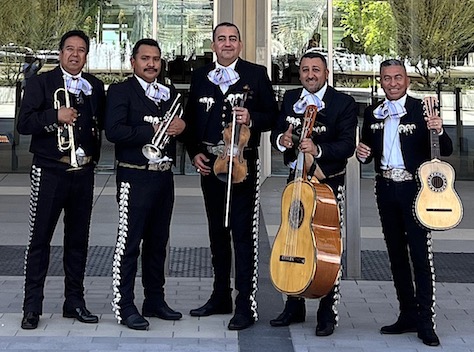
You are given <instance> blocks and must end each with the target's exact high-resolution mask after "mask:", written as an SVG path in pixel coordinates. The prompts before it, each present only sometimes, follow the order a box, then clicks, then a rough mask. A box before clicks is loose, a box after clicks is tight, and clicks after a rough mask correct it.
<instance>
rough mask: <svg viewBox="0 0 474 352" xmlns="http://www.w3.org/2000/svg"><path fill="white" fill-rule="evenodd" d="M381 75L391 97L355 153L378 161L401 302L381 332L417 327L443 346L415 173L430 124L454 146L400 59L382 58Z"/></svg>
mask: <svg viewBox="0 0 474 352" xmlns="http://www.w3.org/2000/svg"><path fill="white" fill-rule="evenodd" d="M380 79H381V86H382V88H383V90H384V92H385V97H386V98H385V100H384V101H382V102H379V103H378V104H375V105H372V106H369V107H368V108H367V109H366V110H365V113H364V124H363V127H362V138H361V143H360V144H359V145H358V146H357V153H356V154H357V158H358V159H359V160H360V161H361V162H363V163H369V162H371V161H372V160H373V161H374V168H375V171H376V173H377V176H376V178H375V195H376V199H377V206H378V209H379V215H380V220H381V223H382V230H383V234H384V238H385V242H386V245H387V251H388V255H389V259H390V266H391V270H392V275H393V283H394V285H395V289H396V292H397V298H398V301H399V307H400V315H399V317H398V320H397V321H396V322H395V323H394V324H392V325H387V326H383V327H382V328H381V329H380V332H381V333H382V334H402V333H407V332H417V333H418V337H419V338H420V339H421V340H422V341H423V343H424V344H426V345H428V346H438V345H439V343H440V342H439V338H438V336H437V335H436V332H435V323H434V317H435V312H434V307H435V295H434V292H435V290H434V285H435V275H434V266H433V253H432V249H431V234H430V232H429V231H426V230H425V229H423V228H422V227H421V226H420V225H419V224H418V223H417V221H416V219H415V216H414V214H413V204H414V201H415V197H416V195H417V193H418V185H417V182H416V179H415V174H416V171H417V169H418V168H419V166H420V165H421V164H422V163H423V162H425V161H428V160H429V159H430V156H431V150H430V145H431V144H430V129H434V130H436V132H437V133H438V134H439V142H440V144H439V147H440V152H441V155H450V154H451V153H452V151H453V145H452V141H451V139H450V138H449V136H448V135H447V133H446V131H444V129H443V127H442V126H443V121H442V120H441V118H440V117H439V116H433V117H431V118H430V119H428V118H426V121H425V118H424V116H423V106H422V103H421V101H420V100H419V99H415V98H413V97H410V96H409V95H407V89H408V86H409V84H410V79H409V77H408V75H407V72H406V69H405V66H404V64H403V63H402V62H401V61H399V60H394V59H390V60H386V61H384V62H382V63H381V65H380ZM410 260H411V262H412V263H413V272H414V281H415V285H413V278H412V269H411V265H410ZM415 289H416V290H415Z"/></svg>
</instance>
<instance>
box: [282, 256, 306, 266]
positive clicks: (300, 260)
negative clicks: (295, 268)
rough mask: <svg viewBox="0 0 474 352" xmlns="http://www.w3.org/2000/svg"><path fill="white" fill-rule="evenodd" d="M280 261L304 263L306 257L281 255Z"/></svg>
mask: <svg viewBox="0 0 474 352" xmlns="http://www.w3.org/2000/svg"><path fill="white" fill-rule="evenodd" d="M280 262H289V263H296V264H304V262H305V259H304V258H302V257H293V256H291V255H280Z"/></svg>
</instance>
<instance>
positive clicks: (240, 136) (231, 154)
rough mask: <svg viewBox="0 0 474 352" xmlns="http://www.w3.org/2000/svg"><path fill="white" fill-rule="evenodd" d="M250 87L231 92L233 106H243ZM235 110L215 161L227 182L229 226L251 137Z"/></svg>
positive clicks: (245, 174) (226, 223)
mask: <svg viewBox="0 0 474 352" xmlns="http://www.w3.org/2000/svg"><path fill="white" fill-rule="evenodd" d="M248 91H249V87H248V86H247V85H246V86H244V92H243V93H242V94H235V95H231V94H229V97H228V99H229V100H231V105H232V107H235V106H237V104H236V103H237V102H238V106H239V107H243V106H244V103H245V101H246V100H247V95H248ZM235 120H236V113H235V110H234V111H233V113H232V121H231V122H230V123H229V124H227V126H226V127H225V128H224V131H223V139H224V143H225V145H224V149H223V152H222V153H220V154H219V156H218V157H217V159H216V161H215V162H214V174H215V175H216V177H217V178H218V179H219V180H221V181H224V182H227V192H226V203H225V219H224V226H225V227H229V214H230V196H231V188H232V184H233V183H240V182H242V181H243V180H245V178H246V177H247V160H245V158H244V148H245V147H246V146H247V144H248V141H249V139H250V128H249V127H248V126H246V125H243V124H237V123H236V122H235Z"/></svg>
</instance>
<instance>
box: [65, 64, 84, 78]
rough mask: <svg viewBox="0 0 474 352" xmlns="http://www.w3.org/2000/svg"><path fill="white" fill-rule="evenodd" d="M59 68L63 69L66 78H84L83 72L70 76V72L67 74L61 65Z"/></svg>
mask: <svg viewBox="0 0 474 352" xmlns="http://www.w3.org/2000/svg"><path fill="white" fill-rule="evenodd" d="M59 67H60V68H61V71H62V72H63V75H66V76H68V77H72V78H81V77H82V71H81V72H79V73H78V74H77V75H73V74H70V73H69V72H67V71H66V70H65V69H64V68H63V67H62V66H61V65H59Z"/></svg>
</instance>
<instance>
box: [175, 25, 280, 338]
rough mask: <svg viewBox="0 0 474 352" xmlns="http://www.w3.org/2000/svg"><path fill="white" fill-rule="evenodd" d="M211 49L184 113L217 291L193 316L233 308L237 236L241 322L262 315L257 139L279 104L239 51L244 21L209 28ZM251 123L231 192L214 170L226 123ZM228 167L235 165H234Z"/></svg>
mask: <svg viewBox="0 0 474 352" xmlns="http://www.w3.org/2000/svg"><path fill="white" fill-rule="evenodd" d="M211 48H212V50H213V51H214V52H215V53H216V56H217V61H216V62H214V63H212V64H209V65H207V66H204V67H201V68H199V69H197V70H196V71H195V72H194V74H193V76H192V79H191V88H190V93H189V100H188V103H187V105H186V109H185V115H184V118H185V119H186V123H187V126H188V127H187V130H186V131H187V133H186V141H185V144H186V148H187V151H188V153H189V156H190V158H191V160H192V162H193V164H194V166H195V167H196V170H197V172H198V173H200V174H201V188H202V192H203V195H204V202H205V207H206V213H207V219H208V227H209V239H210V245H211V253H212V265H213V268H214V284H213V292H212V294H211V297H210V299H209V300H208V301H207V303H206V304H204V305H203V306H202V307H199V308H197V309H192V310H191V311H190V314H191V316H197V317H203V316H209V315H212V314H228V313H232V311H233V304H232V303H233V302H232V296H231V292H232V289H231V284H230V272H231V260H232V250H231V248H232V247H231V241H233V244H234V259H235V288H236V289H237V291H238V295H237V297H236V301H235V315H234V316H233V318H232V319H231V320H230V322H229V324H228V328H229V329H230V330H242V329H245V328H247V327H249V326H250V325H252V324H253V323H254V322H255V320H256V319H257V303H256V301H255V293H256V290H257V277H256V274H257V254H258V253H257V241H258V220H259V213H258V210H259V192H258V189H259V171H260V163H259V158H258V151H257V147H258V146H259V143H260V134H261V132H263V131H268V130H269V129H270V128H271V127H272V125H273V121H274V120H275V118H276V116H277V105H276V101H275V98H274V94H273V90H272V85H271V82H270V79H269V78H268V74H267V72H266V68H265V67H263V66H260V65H256V64H253V63H250V62H248V61H245V60H242V59H241V58H239V54H240V51H241V50H242V41H241V38H240V32H239V29H238V28H237V27H236V26H235V25H234V24H232V23H228V22H224V23H220V24H219V25H217V26H216V27H215V29H214V31H213V36H212V44H211ZM245 91H248V92H247V93H248V95H247V99H246V100H245V102H244V104H243V106H239V105H241V104H232V100H233V99H231V97H232V96H236V95H239V94H240V95H241V94H244V92H245ZM233 115H234V116H235V121H236V124H237V125H240V126H242V127H241V130H245V128H244V127H243V126H247V127H249V129H250V137H249V140H248V143H247V147H245V148H244V149H243V158H244V159H245V160H246V166H247V175H246V177H245V179H244V181H243V182H240V183H234V184H232V193H231V197H230V199H228V198H227V197H226V193H227V192H226V189H227V187H226V186H227V185H226V182H223V181H222V180H220V179H218V178H217V177H216V175H215V173H214V171H213V165H214V164H215V161H216V159H217V158H218V155H219V154H220V155H222V154H223V152H222V150H223V148H224V145H223V129H224V127H225V126H227V125H228V123H229V122H231V121H232V120H233ZM229 173H230V172H229ZM226 200H227V201H228V202H229V204H230V206H229V207H230V220H229V224H228V225H229V226H228V227H226V226H225V218H226V214H225V213H226V212H225V209H226V208H227V207H226V206H225V204H226Z"/></svg>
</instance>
